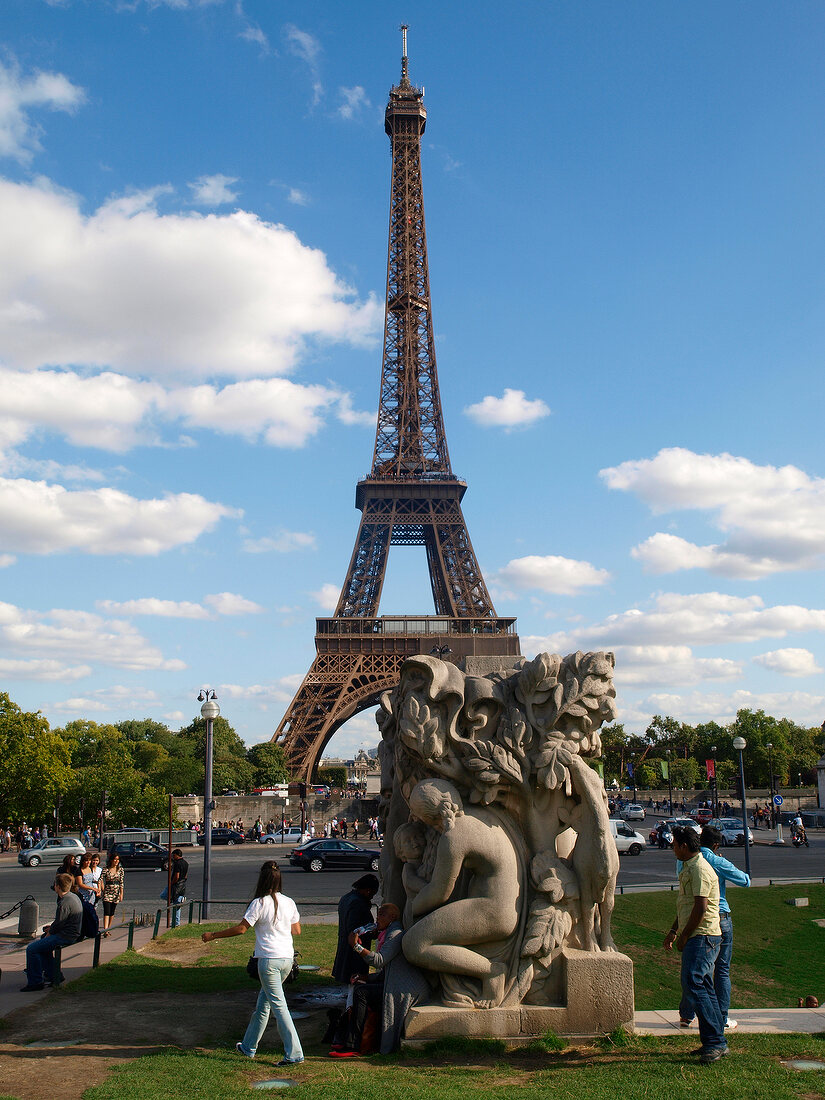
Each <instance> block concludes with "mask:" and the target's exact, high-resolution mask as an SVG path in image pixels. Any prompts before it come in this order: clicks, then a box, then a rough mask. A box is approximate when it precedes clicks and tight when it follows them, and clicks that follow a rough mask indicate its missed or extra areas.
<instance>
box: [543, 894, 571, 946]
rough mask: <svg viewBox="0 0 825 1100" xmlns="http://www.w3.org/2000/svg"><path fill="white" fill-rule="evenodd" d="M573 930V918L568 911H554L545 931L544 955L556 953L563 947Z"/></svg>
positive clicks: (554, 909) (554, 908)
mask: <svg viewBox="0 0 825 1100" xmlns="http://www.w3.org/2000/svg"><path fill="white" fill-rule="evenodd" d="M572 928H573V918H572V917H571V916H570V914H569V913H568V912H567V910H566V909H556V907H555V906H554V907H553V910H552V912H551V914H550V916H549V918H548V921H547V927H546V928H545V931H544V943H543V944H542V947H543V948H544V950H543V954H544V955H549V954H550V953H551V952H552V951H555V950H556V948H557V947H561V946H562V944H563V943H564V942H565V940H566V939H567V937H568V936H569V935H570V932H571V930H572Z"/></svg>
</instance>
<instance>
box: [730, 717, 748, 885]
mask: <svg viewBox="0 0 825 1100" xmlns="http://www.w3.org/2000/svg"><path fill="white" fill-rule="evenodd" d="M747 745H748V743H747V741H746V740H745V738H744V737H734V739H733V747H734V749H736V751H737V752H738V753H739V783H740V786H741V788H742V836H743V839H744V841H745V872H746V873H747V874H748V875H749V874H750V873H751V846H750V844H749V843H748V807H747V801H748V800H747V798H746V797H745V763H744V761H743V759H742V753H743V752H744V751H745V749H746V748H747Z"/></svg>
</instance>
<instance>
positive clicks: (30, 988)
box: [20, 982, 46, 993]
mask: <svg viewBox="0 0 825 1100" xmlns="http://www.w3.org/2000/svg"><path fill="white" fill-rule="evenodd" d="M45 988H46V986H45V984H44V983H43V982H37V983H36V984H35V985H21V986H20V992H21V993H39V992H40V990H41V989H45Z"/></svg>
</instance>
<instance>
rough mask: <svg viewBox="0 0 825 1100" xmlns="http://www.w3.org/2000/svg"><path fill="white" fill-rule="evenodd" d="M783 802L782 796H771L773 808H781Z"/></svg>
mask: <svg viewBox="0 0 825 1100" xmlns="http://www.w3.org/2000/svg"><path fill="white" fill-rule="evenodd" d="M784 801H785V799H784V798H783V797H782V795H781V794H775V795H774V796H773V804H774V806H781V805H782V803H783V802H784Z"/></svg>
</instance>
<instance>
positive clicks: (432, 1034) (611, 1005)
mask: <svg viewBox="0 0 825 1100" xmlns="http://www.w3.org/2000/svg"><path fill="white" fill-rule="evenodd" d="M557 965H558V966H559V967H561V980H562V989H563V991H564V996H565V1002H566V1003H564V1004H556V1005H526V1004H523V1005H516V1006H513V1007H511V1008H487V1009H472V1008H471V1009H464V1008H445V1007H444V1006H443V1005H424V1006H423V1007H420V1008H413V1009H411V1011H410V1012H409V1014H408V1016H407V1023H406V1029H405V1039H404V1045H405V1046H409V1047H413V1048H416V1047H420V1046H422V1045H423V1044H424V1043H428V1042H432V1041H434V1040H435V1039H442V1038H444V1037H445V1036H457V1037H461V1038H473V1039H482V1038H484V1039H503V1040H504V1041H505V1042H507V1043H508V1044H510V1045H516V1046H517V1045H523V1044H524V1042H525V1041H526V1040H528V1039H531V1038H534V1037H535V1036H537V1035H543V1034H544V1032H545V1031H554V1032H555V1033H556V1034H557V1035H564V1036H567V1037H569V1038H574V1037H575V1038H593V1037H594V1036H596V1035H604V1034H606V1033H608V1032H611V1031H613V1030H614V1029H615V1028H617V1027H626V1028H627V1029H628V1030H629V1031H633V1030H634V1011H633V963H632V962H631V961H630V959H629V958H628V957H627V955H621V954H619V952H617V951H604V952H598V953H595V954H591V953H590V952H588V951H573V950H566V951H564V952H563V953H562V956H561V958H560V959H559V960H558V963H557Z"/></svg>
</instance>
